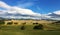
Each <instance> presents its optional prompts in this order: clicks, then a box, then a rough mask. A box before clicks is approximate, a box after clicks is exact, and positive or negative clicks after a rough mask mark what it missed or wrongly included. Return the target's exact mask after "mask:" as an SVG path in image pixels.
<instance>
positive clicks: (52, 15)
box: [47, 13, 60, 20]
mask: <svg viewBox="0 0 60 35" xmlns="http://www.w3.org/2000/svg"><path fill="white" fill-rule="evenodd" d="M47 16H50V18H49V19H52V20H60V15H58V14H55V13H51V14H48V15H47Z"/></svg>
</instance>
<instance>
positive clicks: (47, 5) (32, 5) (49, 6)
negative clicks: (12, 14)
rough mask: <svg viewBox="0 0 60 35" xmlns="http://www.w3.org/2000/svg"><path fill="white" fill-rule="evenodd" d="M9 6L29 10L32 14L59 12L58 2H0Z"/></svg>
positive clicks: (22, 0)
mask: <svg viewBox="0 0 60 35" xmlns="http://www.w3.org/2000/svg"><path fill="white" fill-rule="evenodd" d="M0 1H3V2H5V3H6V4H8V5H10V6H18V7H20V8H25V9H31V10H32V11H34V12H37V13H41V14H47V13H49V12H54V11H57V10H60V0H0Z"/></svg>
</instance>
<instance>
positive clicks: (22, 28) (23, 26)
mask: <svg viewBox="0 0 60 35" xmlns="http://www.w3.org/2000/svg"><path fill="white" fill-rule="evenodd" d="M25 24H26V22H25V23H22V26H21V30H24V29H25Z"/></svg>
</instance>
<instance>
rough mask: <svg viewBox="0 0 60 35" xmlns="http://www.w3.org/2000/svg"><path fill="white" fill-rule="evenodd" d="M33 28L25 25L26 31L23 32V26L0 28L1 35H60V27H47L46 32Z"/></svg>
mask: <svg viewBox="0 0 60 35" xmlns="http://www.w3.org/2000/svg"><path fill="white" fill-rule="evenodd" d="M48 26H49V27H48ZM33 27H34V26H33V25H25V30H21V29H20V28H21V26H0V35H60V25H53V24H51V25H47V27H48V28H46V27H45V28H44V30H34V29H33ZM50 28H53V30H50Z"/></svg>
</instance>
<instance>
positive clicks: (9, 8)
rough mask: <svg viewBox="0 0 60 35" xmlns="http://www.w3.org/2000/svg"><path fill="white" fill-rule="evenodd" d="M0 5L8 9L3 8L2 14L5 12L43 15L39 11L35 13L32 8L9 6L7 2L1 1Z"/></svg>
mask: <svg viewBox="0 0 60 35" xmlns="http://www.w3.org/2000/svg"><path fill="white" fill-rule="evenodd" d="M0 7H1V8H4V9H6V10H1V11H2V12H1V11H0V14H1V13H2V14H4V13H10V14H17V13H19V14H26V15H31V16H41V15H40V14H39V13H35V12H33V11H32V10H30V9H23V8H19V7H17V6H9V5H7V4H6V3H5V2H3V1H0Z"/></svg>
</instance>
